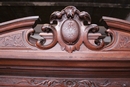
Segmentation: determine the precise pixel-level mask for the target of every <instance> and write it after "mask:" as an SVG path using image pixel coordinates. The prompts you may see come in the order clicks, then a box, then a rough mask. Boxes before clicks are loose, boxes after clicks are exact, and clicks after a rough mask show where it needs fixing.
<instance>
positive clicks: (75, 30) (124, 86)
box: [0, 6, 130, 87]
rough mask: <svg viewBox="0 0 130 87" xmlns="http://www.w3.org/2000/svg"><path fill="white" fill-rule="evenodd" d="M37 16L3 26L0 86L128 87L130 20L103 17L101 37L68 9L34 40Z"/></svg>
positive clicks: (87, 20)
mask: <svg viewBox="0 0 130 87" xmlns="http://www.w3.org/2000/svg"><path fill="white" fill-rule="evenodd" d="M38 18H39V17H38V16H31V17H25V18H20V19H15V20H12V21H8V22H4V23H0V87H130V22H127V21H125V20H121V19H117V18H111V17H104V16H103V17H102V21H101V22H102V24H103V26H104V27H105V28H106V31H105V35H103V34H102V33H100V32H99V30H100V27H99V26H98V25H97V24H92V23H91V16H90V15H89V13H87V12H85V11H79V10H78V9H77V8H76V7H74V6H67V7H66V8H64V9H63V10H61V11H55V12H53V13H52V14H51V16H50V23H49V24H43V26H42V27H41V31H42V32H39V34H38V35H39V37H40V38H35V30H34V27H35V26H34V25H36V20H38ZM106 37H109V38H110V41H109V42H106V41H105V38H106Z"/></svg>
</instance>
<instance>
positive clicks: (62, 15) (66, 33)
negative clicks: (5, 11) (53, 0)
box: [28, 6, 104, 53]
mask: <svg viewBox="0 0 130 87" xmlns="http://www.w3.org/2000/svg"><path fill="white" fill-rule="evenodd" d="M54 22H57V24H56V25H53V24H54ZM84 22H87V25H84ZM50 23H51V24H44V25H43V26H42V31H43V32H47V33H53V40H52V42H51V43H50V44H48V45H44V43H45V41H46V39H45V38H44V39H41V40H38V41H37V42H36V46H37V47H38V48H40V49H43V50H46V49H50V48H52V47H54V46H55V45H56V44H57V43H59V44H60V45H61V48H62V50H66V51H67V52H69V53H71V52H72V51H74V50H79V49H80V46H81V44H82V43H84V45H85V46H86V47H87V48H89V49H91V50H100V49H102V48H103V47H104V42H103V40H101V41H100V40H99V39H96V42H97V43H98V45H93V44H91V43H90V42H89V40H88V34H89V32H92V33H96V32H98V30H99V28H98V26H97V25H96V24H91V17H90V15H89V14H88V13H87V12H85V11H82V12H80V11H79V10H78V9H76V7H74V6H68V7H66V8H65V9H63V10H62V11H55V12H53V13H52V14H51V16H50ZM31 32H32V31H31ZM31 32H29V33H31ZM43 32H42V33H40V34H39V35H40V36H43ZM29 33H28V34H29ZM43 37H44V36H43Z"/></svg>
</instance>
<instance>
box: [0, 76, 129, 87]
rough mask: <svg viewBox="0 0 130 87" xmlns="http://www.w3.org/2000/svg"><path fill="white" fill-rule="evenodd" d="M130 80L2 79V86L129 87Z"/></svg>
mask: <svg viewBox="0 0 130 87" xmlns="http://www.w3.org/2000/svg"><path fill="white" fill-rule="evenodd" d="M129 83H130V80H129V79H128V80H124V79H122V80H118V79H116V80H114V79H110V78H109V80H108V79H104V78H102V79H101V78H100V79H98V78H95V79H85V78H84V79H77V78H75V79H74V78H73V79H70V78H44V77H42V78H32V77H31V78H28V77H1V78H0V85H1V84H2V85H3V86H4V85H5V86H6V85H10V86H25V87H28V86H36V87H37V86H38V87H39V86H40V87H129V86H130V84H129Z"/></svg>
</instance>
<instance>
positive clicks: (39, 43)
mask: <svg viewBox="0 0 130 87" xmlns="http://www.w3.org/2000/svg"><path fill="white" fill-rule="evenodd" d="M42 31H43V32H47V33H53V40H52V42H51V43H50V44H48V45H44V44H45V42H46V39H45V38H43V39H41V40H38V41H37V42H36V46H37V47H38V48H40V49H49V48H52V47H53V46H55V45H56V43H57V32H56V29H55V28H54V27H53V26H51V25H50V24H44V25H43V26H42ZM39 35H40V36H43V33H40V34H39Z"/></svg>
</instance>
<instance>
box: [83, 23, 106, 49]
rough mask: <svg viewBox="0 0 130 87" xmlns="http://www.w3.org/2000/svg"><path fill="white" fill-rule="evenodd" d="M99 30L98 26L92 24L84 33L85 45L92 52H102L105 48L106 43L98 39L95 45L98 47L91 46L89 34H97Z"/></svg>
mask: <svg viewBox="0 0 130 87" xmlns="http://www.w3.org/2000/svg"><path fill="white" fill-rule="evenodd" d="M98 30H99V28H98V26H97V25H96V24H91V25H89V26H88V27H87V28H86V29H85V32H84V36H83V38H84V44H85V46H86V47H88V48H89V49H92V50H100V49H102V48H103V47H104V45H105V44H104V41H103V40H102V39H101V40H100V39H99V38H98V39H96V40H95V43H96V44H97V46H95V45H93V44H91V43H90V42H89V40H88V33H89V32H92V33H96V32H98Z"/></svg>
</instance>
